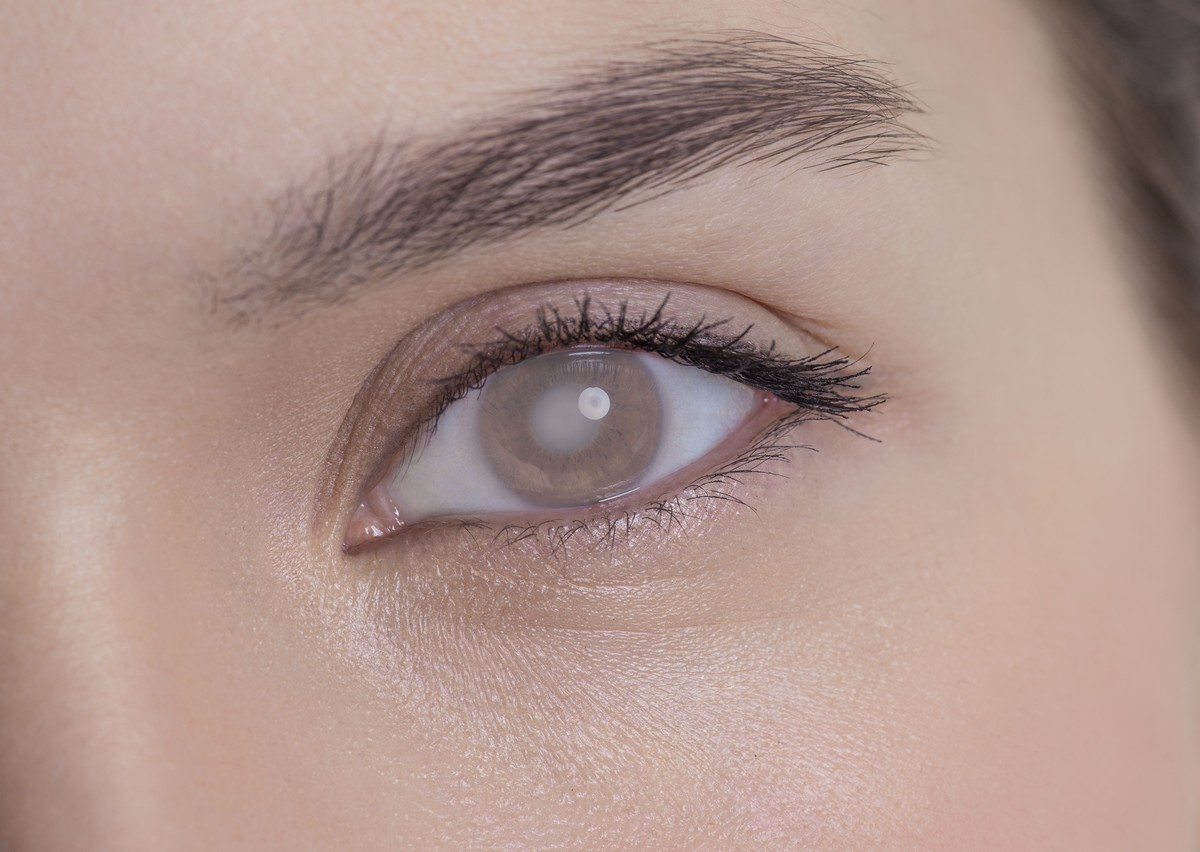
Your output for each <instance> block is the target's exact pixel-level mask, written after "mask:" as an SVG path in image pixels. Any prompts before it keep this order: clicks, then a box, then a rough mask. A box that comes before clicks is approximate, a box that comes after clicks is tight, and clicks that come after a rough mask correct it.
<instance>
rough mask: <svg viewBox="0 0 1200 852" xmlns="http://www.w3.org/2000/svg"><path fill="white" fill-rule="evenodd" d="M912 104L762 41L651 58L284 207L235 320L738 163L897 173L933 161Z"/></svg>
mask: <svg viewBox="0 0 1200 852" xmlns="http://www.w3.org/2000/svg"><path fill="white" fill-rule="evenodd" d="M919 111H920V110H919V108H918V106H917V104H916V102H915V101H914V99H913V98H912V97H911V96H910V95H909V94H908V93H906V92H905V91H904V90H903V89H902V88H901V87H900V86H898V85H897V84H896V83H894V82H893V81H891V80H890V79H889V78H888V77H886V76H885V75H884V73H883V71H882V69H881V68H880V66H879V65H878V64H876V63H874V62H872V61H870V60H867V59H864V58H861V57H854V56H844V55H837V54H836V53H835V52H833V51H831V50H830V49H827V48H825V47H823V46H820V45H816V44H811V43H802V42H797V41H792V40H788V39H784V38H781V37H777V36H770V35H764V34H758V33H737V34H730V35H727V36H724V37H713V38H701V39H688V40H672V41H663V42H657V43H654V44H651V45H647V46H643V47H641V48H640V49H638V50H637V51H635V52H633V53H632V54H631V55H630V56H629V57H628V58H621V59H614V60H611V61H608V62H605V63H602V64H599V65H596V66H594V67H592V68H590V69H585V70H583V71H581V72H579V73H576V74H574V75H572V76H571V78H570V79H569V80H568V81H567V82H566V83H564V84H563V85H561V86H556V87H553V88H549V87H548V88H543V89H538V90H535V91H533V92H530V93H528V94H527V95H526V96H524V97H523V98H520V99H517V100H516V101H515V102H514V104H513V105H512V106H510V107H509V108H507V109H504V110H502V111H497V112H494V113H491V114H490V115H489V116H488V117H486V118H484V119H481V120H480V121H478V122H477V123H475V124H474V125H473V126H471V127H467V128H464V129H463V130H462V132H461V133H458V134H455V135H454V136H453V137H451V138H448V139H443V140H432V141H425V142H411V143H404V144H394V143H389V142H387V141H386V139H384V138H380V139H377V140H376V141H375V142H374V143H373V144H371V145H368V146H366V147H365V148H363V149H361V150H359V151H356V152H353V153H351V154H350V155H349V156H346V157H342V158H335V159H334V160H331V161H330V162H329V163H328V165H327V168H326V169H325V170H324V171H323V172H322V173H321V174H320V175H319V176H318V178H317V179H316V180H314V181H310V182H308V183H305V184H302V185H299V186H297V187H296V188H294V189H292V190H291V191H289V192H287V193H285V195H284V196H283V197H282V198H280V199H277V200H276V201H275V202H274V203H272V204H271V205H270V207H271V220H272V223H273V227H272V228H271V230H270V235H269V236H268V237H267V238H266V240H265V241H263V242H262V243H261V244H260V245H258V246H255V247H252V248H250V249H248V250H246V251H245V252H243V253H242V254H241V255H240V256H239V257H238V259H237V260H236V262H235V263H234V264H233V265H232V267H231V268H230V269H229V270H227V272H226V274H224V275H221V276H214V277H213V278H212V279H211V280H212V281H213V282H214V291H213V304H214V305H216V306H217V309H218V311H219V312H221V313H227V314H229V315H231V316H232V318H233V319H234V320H235V321H247V320H250V319H255V318H261V317H264V316H271V317H273V318H284V317H286V316H288V315H291V314H294V313H295V312H297V311H298V310H300V309H303V308H305V307H308V306H312V305H317V304H336V303H340V302H343V301H345V300H347V299H349V298H350V297H352V296H353V295H354V294H355V293H356V292H357V291H359V290H361V289H362V288H363V287H366V286H369V285H370V284H371V283H373V282H377V281H381V280H383V279H386V278H389V277H390V276H394V275H395V274H397V273H400V272H404V271H409V270H413V269H419V268H422V267H426V266H430V265H432V264H435V263H438V262H441V261H445V260H447V259H449V258H450V257H451V256H452V255H454V254H456V253H458V252H460V251H462V250H464V249H466V248H468V247H471V246H478V245H486V244H494V243H498V242H500V241H502V240H508V239H511V238H514V237H517V236H519V235H521V234H523V233H525V232H528V231H530V230H532V229H535V228H546V227H569V226H572V225H577V224H579V223H582V222H585V221H587V220H588V219H590V218H591V217H594V216H595V215H596V214H598V213H600V212H601V211H604V210H608V209H612V208H620V207H623V206H628V205H632V204H636V203H641V202H644V201H645V200H647V199H650V198H655V197H658V196H661V195H663V194H665V193H668V192H670V191H672V190H674V189H676V188H679V187H681V186H683V185H685V184H687V183H688V182H689V181H692V180H695V179H696V178H698V177H701V176H703V175H706V174H708V173H710V172H712V171H714V170H716V169H719V168H722V167H725V166H730V165H734V164H738V163H749V162H771V163H788V162H794V163H796V164H797V165H798V166H803V167H806V168H824V169H830V168H839V167H845V166H849V165H855V164H879V163H885V162H887V161H889V160H891V159H893V158H895V157H897V156H898V155H901V154H904V153H907V152H912V151H914V150H918V149H921V148H923V147H925V141H924V139H923V137H921V136H920V135H919V134H918V133H917V132H915V131H914V130H912V129H911V128H910V127H908V126H907V125H906V124H905V119H906V117H907V116H910V115H912V114H914V113H917V112H919Z"/></svg>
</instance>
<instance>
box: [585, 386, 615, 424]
mask: <svg viewBox="0 0 1200 852" xmlns="http://www.w3.org/2000/svg"><path fill="white" fill-rule="evenodd" d="M610 408H612V402H611V401H610V400H609V398H608V394H607V393H605V391H604V388H584V390H583V393H581V394H580V395H579V413H580V414H582V415H583V416H584V417H586V418H587V419H588V420H603V419H604V418H605V417H607V416H608V412H609V409H610Z"/></svg>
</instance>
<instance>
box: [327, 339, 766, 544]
mask: <svg viewBox="0 0 1200 852" xmlns="http://www.w3.org/2000/svg"><path fill="white" fill-rule="evenodd" d="M780 405H782V404H781V403H780V402H779V400H778V399H777V398H776V397H774V396H773V395H772V394H769V393H765V392H763V391H760V390H756V389H754V388H751V387H749V386H747V385H745V384H742V383H741V382H738V381H734V380H733V379H729V378H725V377H723V376H720V375H716V374H714V373H711V372H708V371H706V370H703V369H700V368H698V367H693V366H686V365H682V364H678V363H674V362H672V361H669V360H667V359H665V358H663V357H661V356H659V355H656V354H653V353H646V352H631V351H627V350H621V349H613V348H607V349H606V348H595V347H591V348H580V349H568V350H563V351H559V352H552V353H549V354H544V355H538V356H535V357H532V358H529V359H527V360H525V361H522V362H520V363H517V364H513V365H511V366H507V367H503V368H501V369H500V370H498V371H497V372H495V373H493V374H492V375H491V376H489V377H488V378H487V379H486V380H485V381H484V383H483V385H482V386H481V387H479V388H478V389H476V390H472V391H470V392H468V394H467V395H466V396H465V397H463V398H462V399H460V400H458V401H456V402H454V403H452V404H451V405H450V406H449V407H447V408H446V409H445V411H443V412H442V414H441V416H440V417H439V418H438V420H437V423H436V428H435V429H434V430H433V431H432V433H431V434H429V435H428V439H427V441H425V442H418V443H417V444H416V446H415V448H414V449H413V450H412V451H411V452H410V454H409V456H408V457H407V458H405V459H403V460H401V461H400V463H399V464H397V465H395V466H394V467H393V468H392V469H391V470H390V471H389V472H388V473H387V474H386V475H385V476H384V478H383V480H382V481H380V482H379V484H378V485H376V486H375V488H373V489H372V490H371V492H370V493H369V494H368V495H367V497H366V498H365V499H364V500H363V502H362V504H361V505H360V506H359V508H358V510H357V511H356V512H355V514H354V517H353V518H352V521H351V525H350V531H349V533H348V534H347V537H346V547H347V548H351V549H353V548H357V547H360V546H362V545H363V544H366V543H368V542H370V541H373V540H377V539H381V538H386V537H390V536H391V535H394V534H395V533H397V532H398V531H399V530H400V529H401V528H403V527H405V526H407V525H411V524H416V523H420V522H422V521H428V520H435V519H442V518H488V517H504V518H521V517H528V518H533V519H536V516H538V515H539V514H540V515H541V516H545V515H546V513H547V512H548V511H553V512H558V513H560V514H562V513H563V512H564V510H569V509H572V508H573V509H577V510H579V509H585V508H590V507H595V506H597V505H600V504H603V503H605V502H606V501H611V500H615V499H617V498H619V497H623V496H626V495H630V494H634V493H639V492H651V491H655V490H656V489H657V488H661V487H662V483H663V482H664V481H666V480H670V479H671V478H672V477H673V476H675V475H677V474H680V473H681V472H683V471H686V470H687V469H689V468H691V467H692V466H694V465H696V464H697V463H698V462H700V461H701V460H703V459H705V458H706V457H707V456H709V455H710V454H712V453H713V452H714V451H716V450H717V449H718V448H720V447H721V446H722V445H723V444H724V443H726V442H727V441H729V440H730V439H731V437H732V436H734V435H736V434H739V433H740V432H741V431H742V429H743V427H745V426H746V425H747V424H748V423H751V422H753V421H756V420H757V419H758V417H759V416H761V415H762V414H763V412H764V410H766V409H771V410H774V407H775V406H780ZM568 514H569V513H568Z"/></svg>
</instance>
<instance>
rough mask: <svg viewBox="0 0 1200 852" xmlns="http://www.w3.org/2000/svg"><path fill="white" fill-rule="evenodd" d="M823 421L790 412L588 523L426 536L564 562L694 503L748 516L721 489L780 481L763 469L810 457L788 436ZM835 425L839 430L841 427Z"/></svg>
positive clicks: (444, 526)
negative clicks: (735, 451) (685, 481)
mask: <svg viewBox="0 0 1200 852" xmlns="http://www.w3.org/2000/svg"><path fill="white" fill-rule="evenodd" d="M824 419H829V418H825V417H820V416H815V415H814V414H813V413H812V412H807V411H794V412H791V413H790V414H788V415H787V416H785V417H783V418H781V419H780V420H777V421H776V422H775V423H773V424H772V425H771V426H769V427H768V428H767V429H766V430H764V431H763V432H762V434H760V435H759V437H758V438H757V439H756V440H755V441H754V442H753V443H752V444H751V446H750V447H749V448H747V449H746V450H744V451H743V452H742V453H740V454H739V455H738V456H736V457H735V458H734V459H732V460H730V461H728V462H726V463H725V464H723V465H721V466H720V467H718V468H717V469H716V470H713V471H710V472H708V473H705V474H704V475H702V476H700V477H698V478H697V479H696V480H695V481H693V482H692V483H690V484H689V485H686V486H684V487H682V488H680V489H679V490H678V491H677V492H676V493H675V495H674V496H672V497H669V498H665V499H662V500H655V501H652V502H650V503H647V504H645V505H643V506H640V507H636V508H631V509H628V510H625V511H618V512H616V513H613V514H608V515H598V516H594V517H589V518H579V519H575V520H567V519H564V518H554V519H548V520H543V521H539V522H536V523H531V524H513V523H507V524H503V525H496V524H490V523H488V522H486V521H483V520H480V519H477V518H468V519H459V520H452V521H442V522H437V523H435V524H431V525H430V528H429V529H428V530H427V531H428V532H433V531H434V530H442V531H453V532H457V531H461V532H463V533H466V534H468V535H470V536H471V537H472V538H479V537H482V536H484V535H487V536H489V537H490V538H491V541H492V543H493V544H497V545H500V546H502V547H506V548H507V547H513V546H516V545H528V546H532V547H536V548H537V549H538V551H539V553H540V554H541V555H548V556H551V557H554V558H558V559H561V558H564V557H565V555H566V554H567V552H568V550H569V548H570V546H571V545H580V546H583V547H585V548H588V549H593V550H594V549H596V548H607V549H614V548H615V547H616V546H617V545H618V544H620V543H621V542H622V541H623V540H624V539H626V538H628V537H629V536H630V535H631V534H632V533H633V532H634V531H635V528H636V527H638V526H642V525H645V524H651V525H653V526H654V527H655V528H656V529H657V530H658V531H659V532H662V533H664V534H666V533H670V532H671V531H672V530H673V529H676V528H679V527H681V526H682V525H683V524H684V523H686V522H687V521H689V520H698V516H697V515H695V514H694V513H693V512H692V510H691V507H692V506H693V505H695V504H697V503H707V502H709V501H723V502H729V503H731V504H734V505H737V506H741V507H746V508H750V509H751V511H753V507H750V506H749V505H748V504H747V503H746V501H745V500H744V499H743V498H741V497H739V496H737V495H736V494H734V493H731V491H730V490H727V488H726V486H741V485H742V484H743V479H744V478H746V477H749V476H784V475H785V474H784V473H783V472H782V471H779V470H768V469H766V467H767V466H768V465H771V464H774V463H776V462H790V461H791V458H790V455H789V454H790V453H791V452H792V451H795V450H810V451H813V452H815V451H816V448H815V447H811V446H808V445H805V444H795V443H790V442H789V441H788V436H790V435H791V434H792V432H793V431H794V430H795V429H796V428H797V427H799V426H800V425H801V424H802V423H805V422H808V421H812V420H824ZM835 422H837V421H835ZM839 425H842V426H844V424H841V423H839ZM845 428H848V427H845ZM851 431H853V430H851ZM856 434H858V433H856ZM419 531H420V530H419V529H418V528H414V529H413V532H419Z"/></svg>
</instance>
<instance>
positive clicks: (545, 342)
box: [406, 294, 886, 555]
mask: <svg viewBox="0 0 1200 852" xmlns="http://www.w3.org/2000/svg"><path fill="white" fill-rule="evenodd" d="M670 298H671V297H670V294H667V296H666V297H664V298H663V300H662V302H661V303H659V305H658V307H657V308H656V309H655V310H654V312H653V313H649V314H646V313H642V314H640V315H638V316H636V317H634V316H632V315H631V314H630V311H629V308H628V304H627V303H625V302H622V303H620V306H619V307H618V308H617V310H616V311H615V312H614V311H612V310H610V309H608V308H606V307H603V306H598V305H596V303H595V302H594V301H593V300H592V299H590V298H589V297H586V296H585V297H582V298H577V299H576V300H575V302H574V308H575V309H574V312H573V313H571V314H564V313H563V312H562V311H561V310H559V309H557V308H554V307H549V306H547V307H543V308H541V309H539V310H538V312H537V315H536V318H535V321H534V322H533V323H532V324H531V326H530V327H528V328H527V329H524V330H522V331H517V332H513V331H508V330H505V329H498V334H499V336H498V337H497V338H496V339H495V340H493V341H490V342H488V343H483V344H464V345H462V347H461V349H462V350H463V351H464V353H466V355H467V356H468V363H467V366H466V367H465V368H464V369H463V370H461V371H460V372H458V373H456V374H454V375H450V376H446V377H443V378H441V379H437V380H435V381H436V382H437V384H438V385H439V388H440V391H439V393H438V395H437V398H436V401H435V403H434V405H433V406H432V413H431V414H430V415H429V416H428V417H427V418H426V419H425V420H424V422H423V424H422V425H420V426H418V427H416V429H415V430H414V433H413V434H415V435H420V436H422V437H423V439H424V440H425V441H428V440H429V439H430V438H431V437H432V436H433V434H434V433H435V431H436V430H437V424H438V420H439V418H440V417H441V415H442V413H443V412H445V410H446V409H447V408H448V407H449V406H450V405H452V404H453V403H454V402H456V401H458V400H459V399H462V398H463V397H464V396H466V395H467V394H468V393H469V392H471V391H473V390H478V389H479V388H481V387H482V386H483V384H484V382H485V381H487V379H488V377H489V376H490V375H491V374H492V373H494V372H496V371H497V370H499V369H501V368H502V367H506V366H510V365H513V364H517V363H520V362H521V361H524V360H525V359H527V358H532V357H535V356H537V355H541V354H544V353H547V352H552V351H556V350H560V349H567V348H570V347H573V346H579V345H599V346H608V347H613V348H622V349H630V350H637V351H643V352H652V353H656V354H658V355H661V356H663V357H665V358H668V359H669V360H671V361H674V362H676V363H678V364H683V365H687V366H692V367H696V368H699V369H703V370H707V371H709V372H712V373H715V374H717V375H721V376H725V377H727V378H730V379H732V380H734V381H738V382H741V383H743V384H746V385H748V386H750V387H753V388H756V389H758V390H762V391H766V392H768V393H772V394H774V395H775V396H776V397H778V398H779V399H781V400H783V401H784V402H787V403H790V404H792V405H794V406H795V410H794V411H792V412H789V413H788V414H787V415H785V416H783V417H781V418H780V419H778V420H776V421H775V422H774V423H772V424H771V425H770V426H768V427H767V428H766V429H765V430H764V431H763V432H761V433H760V434H759V435H758V436H757V437H756V438H755V440H754V441H753V443H752V444H751V446H750V447H748V448H747V449H746V450H744V451H743V452H742V453H740V454H739V455H738V456H737V457H735V458H734V459H732V460H731V461H729V462H727V463H725V464H723V465H722V466H721V467H719V468H717V469H716V470H713V471H709V472H707V473H705V474H703V475H702V476H700V477H699V478H697V479H696V480H694V481H693V482H691V483H690V484H688V485H685V486H683V487H681V488H679V489H677V491H676V493H675V494H674V496H672V497H670V498H667V499H663V500H656V501H653V502H651V503H649V504H646V505H643V506H641V507H639V508H635V509H630V510H624V511H617V512H615V513H613V512H611V511H610V512H609V513H607V514H604V515H594V516H592V517H587V518H580V519H575V520H565V519H562V518H559V519H549V520H543V521H539V522H537V523H532V524H528V525H521V524H511V523H510V524H505V525H504V526H500V527H497V526H494V525H492V524H488V523H486V522H484V521H480V520H475V519H459V520H453V521H440V522H433V523H430V524H428V525H427V527H429V528H446V527H454V528H458V529H461V530H463V531H466V532H468V533H469V534H472V535H475V534H478V533H479V532H482V531H487V532H489V533H491V534H492V537H493V539H494V540H495V541H496V542H498V543H500V544H502V545H506V546H509V545H515V544H518V543H521V542H539V543H542V544H544V545H545V546H546V547H547V549H548V550H549V551H550V552H551V553H552V554H554V555H558V554H560V553H561V552H562V550H563V549H564V548H565V547H566V545H567V544H568V542H570V541H572V540H574V539H576V538H577V537H579V536H581V534H582V536H583V537H584V538H586V539H589V540H590V541H591V542H592V543H594V544H604V545H607V546H609V547H612V546H615V545H616V543H617V541H618V537H619V536H621V535H628V534H629V532H630V531H631V530H632V528H633V527H634V525H635V524H637V523H640V522H643V521H644V522H649V523H651V524H653V525H654V526H655V527H657V528H658V529H659V530H661V531H663V532H667V531H669V530H670V529H671V528H672V527H673V526H675V525H676V524H679V523H681V522H683V521H684V520H686V519H688V518H690V517H692V516H691V515H690V514H689V512H688V507H689V506H691V505H692V504H693V503H695V502H696V501H699V500H721V501H728V502H730V503H733V504H737V505H745V502H744V501H743V500H742V499H741V498H739V497H737V496H736V495H735V494H732V493H730V490H731V489H728V488H727V486H732V485H739V484H741V482H742V477H745V476H748V475H750V474H769V475H779V474H778V472H777V471H769V470H764V466H765V465H767V464H768V463H771V462H785V461H788V460H789V455H788V454H789V452H791V451H793V450H799V449H810V450H811V449H813V448H812V447H809V446H806V445H803V444H793V443H789V442H788V441H787V438H788V436H789V435H790V434H791V432H792V431H793V430H794V429H795V428H796V427H797V426H799V425H800V424H801V423H803V422H806V421H811V420H830V421H833V422H835V423H838V424H839V425H840V426H842V427H843V428H845V429H847V430H848V431H850V432H852V433H854V434H856V435H860V436H863V437H868V436H865V435H863V433H861V432H859V431H857V430H856V429H853V428H852V427H850V426H849V425H847V423H846V422H845V421H846V419H847V418H848V417H850V416H851V415H852V414H856V413H859V412H865V411H869V410H871V409H873V408H875V407H876V406H878V405H880V404H882V403H883V402H884V401H885V400H886V395H884V394H874V395H869V396H860V395H858V394H856V391H858V390H859V389H860V387H861V385H860V381H861V380H862V379H863V378H864V377H866V376H867V375H868V374H869V373H870V371H871V370H870V367H868V366H859V364H858V362H856V361H852V360H850V359H849V358H846V357H843V356H840V355H838V354H836V350H834V349H827V350H825V351H822V352H820V353H818V354H816V355H813V356H809V357H804V358H794V359H793V358H786V357H784V356H782V355H780V354H779V353H778V352H777V351H776V348H775V343H774V341H772V342H771V343H769V344H768V345H766V346H765V347H763V346H758V345H755V344H754V343H751V342H750V340H749V335H750V332H751V331H752V329H753V326H752V325H750V326H747V327H746V328H744V329H743V330H742V331H741V332H740V333H738V334H723V333H722V330H723V329H724V328H726V327H728V326H729V325H730V322H731V321H730V320H718V321H709V320H707V319H706V318H703V317H702V318H701V319H700V320H698V321H697V322H695V323H693V324H690V325H687V324H681V323H679V322H678V321H676V320H675V319H673V318H671V317H670V316H669V315H668V313H667V308H668V304H669V301H670ZM406 444H407V445H408V446H410V447H415V445H416V442H415V441H408V442H406ZM606 509H611V507H606Z"/></svg>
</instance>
